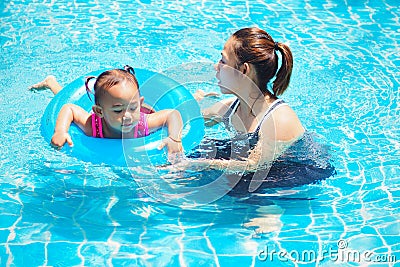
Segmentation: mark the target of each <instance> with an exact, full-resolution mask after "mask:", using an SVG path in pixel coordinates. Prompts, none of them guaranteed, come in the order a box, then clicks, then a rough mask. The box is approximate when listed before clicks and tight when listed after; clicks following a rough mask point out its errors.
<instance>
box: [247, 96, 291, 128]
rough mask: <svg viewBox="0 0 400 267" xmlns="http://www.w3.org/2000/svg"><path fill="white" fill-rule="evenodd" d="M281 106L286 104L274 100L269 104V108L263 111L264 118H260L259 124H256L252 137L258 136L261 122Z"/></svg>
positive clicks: (280, 100) (279, 100)
mask: <svg viewBox="0 0 400 267" xmlns="http://www.w3.org/2000/svg"><path fill="white" fill-rule="evenodd" d="M282 105H287V103H286V102H285V101H283V100H282V99H276V100H275V101H274V102H273V103H272V104H271V106H269V108H268V109H267V110H266V111H265V113H264V116H263V117H262V119H261V120H260V122H259V123H258V125H257V128H256V130H255V131H254V132H253V135H258V132H259V131H260V129H261V125H262V123H263V121H264V120H265V119H266V118H268V117H269V116H270V115H271V114H272V112H273V111H274V110H276V108H277V107H278V106H282Z"/></svg>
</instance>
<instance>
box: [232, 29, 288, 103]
mask: <svg viewBox="0 0 400 267" xmlns="http://www.w3.org/2000/svg"><path fill="white" fill-rule="evenodd" d="M232 38H234V42H233V44H232V49H233V52H234V54H235V55H236V58H237V60H238V62H237V68H239V67H240V66H241V65H243V64H244V63H246V62H247V63H250V64H252V65H253V66H254V68H255V71H256V79H257V80H256V81H255V82H256V83H257V85H258V87H259V88H260V90H261V91H262V92H263V93H264V94H266V93H267V92H269V91H268V88H267V85H268V83H269V82H270V80H271V79H272V78H273V77H275V76H276V78H275V80H274V82H273V86H272V92H273V94H274V96H279V95H282V94H283V92H285V90H286V89H287V87H288V86H289V82H290V76H291V74H292V69H293V56H292V52H291V51H290V48H289V47H288V46H287V45H285V44H283V43H278V42H274V40H273V39H272V37H271V36H270V35H269V34H268V33H267V32H265V31H263V30H261V29H259V28H243V29H241V30H238V31H237V32H235V33H234V34H233V35H232ZM277 51H280V52H281V55H282V57H281V58H282V59H281V60H282V65H281V67H280V69H279V70H278V61H279V60H278V55H277V53H276V52H277Z"/></svg>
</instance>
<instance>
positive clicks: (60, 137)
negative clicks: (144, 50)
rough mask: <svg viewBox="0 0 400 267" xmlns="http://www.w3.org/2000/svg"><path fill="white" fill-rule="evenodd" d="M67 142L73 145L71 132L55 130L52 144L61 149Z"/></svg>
mask: <svg viewBox="0 0 400 267" xmlns="http://www.w3.org/2000/svg"><path fill="white" fill-rule="evenodd" d="M65 143H68V145H69V146H73V145H74V144H73V142H72V138H71V136H70V135H69V133H66V132H54V134H53V137H52V138H51V146H52V147H54V148H57V149H61V148H62V147H63V146H64V144H65Z"/></svg>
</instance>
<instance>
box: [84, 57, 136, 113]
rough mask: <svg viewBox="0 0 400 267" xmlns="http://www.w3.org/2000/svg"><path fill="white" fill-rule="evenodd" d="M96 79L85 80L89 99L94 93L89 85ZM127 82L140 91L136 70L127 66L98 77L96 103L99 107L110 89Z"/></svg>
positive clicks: (95, 86)
mask: <svg viewBox="0 0 400 267" xmlns="http://www.w3.org/2000/svg"><path fill="white" fill-rule="evenodd" d="M94 78H96V77H94V76H89V77H86V80H85V87H86V92H87V93H88V96H89V98H90V95H89V93H92V91H91V90H90V89H89V85H88V83H89V81H90V80H91V79H94ZM125 81H126V82H128V83H131V84H132V85H135V86H136V87H137V88H138V91H139V83H138V81H137V79H136V76H135V70H134V69H133V68H132V67H131V66H128V65H126V66H125V67H124V69H113V70H107V71H104V72H102V73H101V74H100V75H99V76H98V77H97V79H96V82H95V83H94V100H95V103H96V104H97V105H98V104H99V101H100V99H101V97H102V96H103V95H104V93H105V92H107V90H108V89H110V88H111V87H113V86H115V85H117V84H120V83H122V82H125Z"/></svg>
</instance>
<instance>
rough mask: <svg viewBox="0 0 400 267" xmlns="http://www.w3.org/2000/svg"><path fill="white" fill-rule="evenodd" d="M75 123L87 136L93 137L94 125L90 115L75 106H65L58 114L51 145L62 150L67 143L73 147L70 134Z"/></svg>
mask: <svg viewBox="0 0 400 267" xmlns="http://www.w3.org/2000/svg"><path fill="white" fill-rule="evenodd" d="M72 122H74V123H75V124H76V125H78V127H79V128H81V129H82V131H83V132H84V133H85V134H86V135H91V131H92V125H91V123H90V114H89V113H88V112H87V111H85V110H84V109H82V108H81V107H79V106H77V105H74V104H65V105H64V106H63V107H62V108H61V110H60V113H59V114H58V117H57V121H56V126H55V129H54V134H53V137H52V138H51V144H52V145H53V146H55V147H58V148H61V147H62V146H63V145H64V144H65V143H66V142H67V143H68V144H69V145H70V146H72V145H73V142H72V139H71V136H70V135H69V134H68V130H69V127H70V126H71V123H72Z"/></svg>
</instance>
